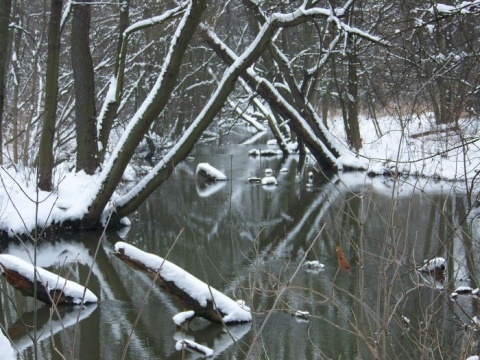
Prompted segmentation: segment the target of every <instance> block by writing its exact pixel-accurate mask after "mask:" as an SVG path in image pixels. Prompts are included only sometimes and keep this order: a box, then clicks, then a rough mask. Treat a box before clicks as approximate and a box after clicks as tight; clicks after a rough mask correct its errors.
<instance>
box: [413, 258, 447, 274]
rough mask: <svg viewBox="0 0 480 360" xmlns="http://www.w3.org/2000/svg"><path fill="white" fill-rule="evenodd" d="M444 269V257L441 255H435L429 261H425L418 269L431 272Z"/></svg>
mask: <svg viewBox="0 0 480 360" xmlns="http://www.w3.org/2000/svg"><path fill="white" fill-rule="evenodd" d="M443 270H445V259H444V258H442V257H436V258H434V259H432V260H430V261H427V262H426V263H425V264H424V265H423V266H422V267H421V268H420V269H418V271H422V272H432V271H443Z"/></svg>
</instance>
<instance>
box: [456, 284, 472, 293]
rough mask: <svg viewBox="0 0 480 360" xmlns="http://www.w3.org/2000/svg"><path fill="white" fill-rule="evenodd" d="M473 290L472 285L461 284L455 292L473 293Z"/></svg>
mask: <svg viewBox="0 0 480 360" xmlns="http://www.w3.org/2000/svg"><path fill="white" fill-rule="evenodd" d="M472 291H473V288H471V287H470V286H459V287H457V288H456V289H455V290H454V292H456V293H457V294H471V293H472Z"/></svg>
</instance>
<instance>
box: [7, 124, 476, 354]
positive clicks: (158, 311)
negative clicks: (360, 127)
mask: <svg viewBox="0 0 480 360" xmlns="http://www.w3.org/2000/svg"><path fill="white" fill-rule="evenodd" d="M235 136H239V135H238V133H236V135H235ZM264 136H266V135H264ZM237 140H239V141H237V142H238V143H239V142H241V139H237ZM262 142H264V143H265V142H266V141H265V139H263V140H262ZM245 144H247V143H245ZM253 147H255V148H258V147H259V145H258V144H257V145H250V144H248V145H218V146H213V147H212V146H197V147H196V148H195V149H194V152H193V153H192V156H193V157H194V160H193V161H187V162H184V163H182V164H181V165H180V166H178V167H177V169H176V170H175V172H174V174H172V177H171V178H170V179H169V180H168V181H167V182H166V183H165V184H164V185H163V186H162V188H161V189H159V190H158V191H157V192H156V193H155V194H154V195H153V196H152V197H151V198H150V199H149V200H148V202H146V203H145V204H144V206H142V208H141V209H140V210H139V211H138V213H136V214H135V215H134V216H133V217H132V223H133V226H132V227H131V228H130V230H129V231H128V232H125V231H124V232H123V233H122V234H121V237H122V238H120V235H119V234H117V233H115V232H110V233H108V236H107V238H106V239H105V240H104V242H103V243H102V244H101V247H100V251H99V253H98V256H97V258H96V259H95V266H94V267H93V268H92V269H91V270H92V277H91V280H90V283H89V284H88V287H89V288H90V289H91V290H92V291H93V292H94V293H95V294H98V295H99V298H100V303H99V304H98V306H97V308H96V309H95V310H94V311H92V313H91V314H90V315H89V316H88V317H85V318H84V319H83V320H82V321H81V322H80V323H79V324H78V326H75V327H69V328H68V329H67V330H66V331H63V330H62V331H60V332H58V333H55V334H54V335H53V336H51V337H50V339H49V340H48V341H47V340H44V341H41V343H40V346H39V349H40V354H41V356H42V358H44V359H57V358H60V356H58V355H57V354H56V352H55V351H54V346H55V347H56V348H57V349H59V351H60V352H62V353H63V354H67V355H68V354H70V353H69V352H68V351H69V349H71V348H73V349H74V357H75V358H77V359H120V358H122V356H123V353H124V351H125V359H135V360H138V359H181V358H182V356H183V355H182V353H181V352H178V351H176V350H175V343H176V341H177V340H178V339H181V338H190V339H192V340H194V341H195V342H197V343H199V344H201V345H205V346H207V347H209V348H211V349H213V350H214V355H213V358H218V359H231V358H238V359H243V358H245V354H246V353H247V352H248V351H249V350H250V347H251V345H252V344H251V343H252V339H253V338H254V337H255V336H256V335H257V333H258V331H259V329H260V327H261V326H262V324H263V322H264V321H265V318H266V316H267V314H269V313H270V310H271V308H272V305H273V302H274V301H275V298H276V295H277V294H278V292H279V291H280V289H282V288H284V287H285V286H286V282H287V281H288V280H289V279H290V278H291V276H292V274H293V273H294V272H295V271H296V270H297V268H298V267H299V266H301V259H302V258H303V257H304V256H306V259H307V260H309V261H314V260H317V261H319V262H320V263H322V264H324V265H325V269H324V270H323V271H321V272H312V271H307V270H308V269H307V268H306V267H301V268H300V271H299V272H298V274H297V276H296V277H295V278H294V280H293V281H292V282H291V283H289V284H288V286H287V290H286V292H285V293H284V296H283V297H282V299H281V301H280V302H279V306H278V307H277V308H276V309H275V311H274V312H273V313H272V314H271V316H270V317H269V320H268V322H267V324H266V326H265V328H264V330H263V332H262V334H261V336H260V341H259V342H258V343H256V344H254V346H253V348H252V351H251V353H253V354H254V356H255V357H256V358H261V359H263V358H266V357H267V355H268V357H269V358H271V359H298V360H300V359H324V358H325V359H330V358H335V359H337V358H344V359H351V358H355V357H358V358H375V357H377V358H381V359H386V358H422V357H424V358H441V357H444V358H449V357H450V358H466V357H467V356H466V355H468V354H470V355H471V354H474V353H475V346H476V345H477V344H476V343H475V338H474V333H473V332H472V331H471V327H470V326H471V325H472V323H471V321H470V320H471V319H470V318H473V316H474V315H479V314H480V309H479V299H478V298H477V297H476V296H474V295H459V296H458V298H456V300H455V301H454V300H451V299H450V296H449V292H450V291H451V290H453V289H455V288H456V287H457V286H459V285H468V286H471V287H472V288H476V287H478V277H477V275H476V274H477V273H478V264H477V262H478V259H479V255H480V254H479V253H478V250H477V249H478V246H475V245H476V244H477V241H478V238H474V237H472V232H471V229H470V224H469V223H467V222H465V221H464V219H465V214H466V211H467V209H466V208H465V200H464V198H463V197H462V196H461V194H460V195H457V194H456V193H455V192H454V189H453V188H452V186H451V184H444V187H443V188H442V187H440V184H436V186H432V185H430V184H428V183H426V182H425V181H424V180H422V179H412V178H408V179H397V181H396V182H393V181H392V180H391V179H386V178H374V179H369V178H365V177H364V176H363V174H341V175H340V176H333V177H332V176H324V175H322V174H321V173H320V172H319V171H318V170H317V169H315V168H314V166H312V164H311V163H310V160H309V158H308V157H297V156H289V157H287V158H282V157H275V158H262V157H257V158H253V157H249V156H248V155H247V153H248V151H249V150H250V149H251V148H253ZM200 162H208V163H210V164H211V165H212V166H214V167H216V168H218V169H220V170H221V171H222V172H224V173H225V174H227V176H228V178H229V180H228V181H227V182H222V183H221V184H220V185H221V186H220V185H219V186H218V187H217V184H216V183H215V184H213V185H212V186H209V187H202V186H200V185H199V184H198V183H197V182H196V181H195V168H196V165H197V164H198V163H200ZM267 168H270V169H272V170H273V173H274V176H275V177H276V178H277V181H278V186H276V187H275V188H274V189H273V190H271V191H270V190H266V189H265V188H264V187H262V186H261V185H259V184H250V183H249V182H248V178H250V177H261V176H263V174H264V173H265V169H267ZM282 169H286V170H287V171H285V170H282ZM280 170H282V171H280ZM310 172H313V174H314V175H313V179H310V177H309V173H310ZM413 189H416V191H413ZM323 226H324V230H323V232H322V233H321V234H320V236H319V233H320V229H321V228H322V227H323ZM181 229H184V231H183V232H182V234H181V235H180V239H179V241H178V242H177V243H176V244H175V246H174V247H173V248H172V249H171V251H170V253H169V258H168V260H170V261H172V262H174V263H175V264H177V265H178V266H181V267H182V268H184V269H185V270H186V271H188V272H190V273H192V274H194V275H195V276H196V277H198V278H200V279H201V280H203V281H205V282H206V283H208V284H210V285H211V286H213V287H215V288H217V289H218V290H220V291H223V292H224V293H225V294H226V295H228V296H230V297H232V298H234V299H243V300H245V301H246V303H247V305H248V306H250V307H251V308H252V309H253V311H254V321H253V323H252V324H244V325H240V326H233V327H228V328H227V329H224V328H223V327H222V326H220V325H217V324H210V323H208V322H206V321H204V320H201V319H196V320H194V321H193V322H191V323H190V324H189V326H188V327H187V328H185V329H181V330H180V329H177V328H176V327H175V324H174V323H173V321H172V317H173V316H174V315H175V314H176V313H178V312H180V311H183V310H185V309H183V308H181V306H179V305H178V304H177V303H176V302H175V301H174V300H173V299H172V298H171V297H169V296H168V295H167V294H165V293H164V292H162V291H161V289H160V288H159V287H158V286H153V287H152V283H151V281H152V280H151V279H150V278H149V277H148V276H147V275H145V274H141V273H139V272H135V271H133V270H132V269H130V268H128V267H127V266H125V265H124V264H123V263H121V262H119V261H118V260H116V259H115V258H114V257H112V256H111V254H110V253H111V251H112V246H113V245H112V244H114V243H116V242H117V241H126V242H129V243H132V244H133V245H135V246H137V247H139V248H140V249H142V250H144V251H146V252H151V253H154V254H158V255H159V256H165V254H167V253H168V251H169V249H170V248H171V247H172V244H173V243H174V242H175V239H176V238H177V236H178V234H180V232H181ZM317 236H319V238H318V240H316V241H315V244H314V246H313V247H312V249H311V250H310V251H309V252H308V253H307V250H308V249H309V247H310V245H311V244H312V242H313V241H314V239H315V238H316V237H317ZM477 236H478V234H477ZM99 238H100V234H99V233H86V234H70V235H68V236H66V235H64V236H61V235H60V236H57V237H55V238H53V239H51V241H50V242H49V243H43V244H42V245H41V246H40V247H39V264H40V265H42V266H45V267H48V268H49V270H52V271H57V272H60V271H62V269H64V268H65V267H68V268H69V269H70V270H69V271H70V277H71V279H72V280H74V281H76V282H79V283H82V284H83V283H84V282H85V280H86V278H87V275H88V272H89V270H90V264H92V263H93V254H94V253H95V249H96V247H97V244H98V241H99V240H98V239H99ZM337 246H340V247H341V248H342V250H343V252H344V255H345V257H346V259H347V260H348V261H349V263H350V265H351V270H350V271H349V272H346V271H343V270H339V268H338V264H337V256H336V252H335V249H336V247H337ZM7 251H8V252H10V253H14V254H15V255H21V254H22V253H23V252H24V250H23V248H22V247H21V246H14V245H12V246H10V247H9V248H8V249H7ZM30 251H31V250H30ZM21 256H24V255H21ZM437 256H441V257H444V258H445V259H446V260H447V266H446V272H445V281H444V284H445V290H444V291H440V290H439V289H436V288H435V286H432V284H431V281H428V279H425V280H424V279H422V278H421V276H420V274H419V273H418V272H417V271H416V269H417V268H419V267H420V266H421V265H422V264H423V263H424V260H426V259H432V258H434V257H437ZM64 271H65V269H64ZM2 289H4V291H3V293H2V295H1V310H0V316H1V319H2V320H1V322H2V324H4V325H5V327H6V328H7V329H17V327H18V325H14V324H15V323H16V322H17V321H18V320H19V318H22V319H23V320H24V321H26V322H27V321H31V320H30V319H29V316H30V315H29V314H30V313H31V312H32V311H33V309H34V306H39V310H40V311H39V315H38V316H39V317H44V318H39V322H40V324H39V326H41V325H42V324H45V326H47V323H48V321H47V320H45V319H48V318H49V308H48V307H45V306H43V307H42V306H40V305H35V304H34V303H33V302H32V301H31V300H29V299H25V298H23V297H21V296H20V295H19V294H17V292H15V291H14V290H12V289H11V288H9V287H6V286H5V282H4V281H3V280H2ZM150 289H151V292H150V293H149V290H150ZM147 293H149V295H148V297H147V298H146V294H147ZM9 297H11V298H13V299H15V300H14V301H15V305H16V307H17V309H18V311H19V313H18V314H17V313H16V310H15V308H14V307H13V306H12V303H11V302H10V300H9ZM297 310H301V311H306V312H308V313H309V316H308V317H307V318H305V319H300V318H298V317H295V316H292V315H291V313H292V312H294V311H297ZM65 311H67V310H65ZM139 314H140V317H139V320H138V322H136V320H137V317H138V315H139ZM64 316H65V315H62V318H63V317H64ZM404 318H408V319H409V320H410V324H409V327H408V329H407V328H405V325H404V324H405V321H404ZM17 324H18V323H17ZM49 326H50V325H49ZM20 328H21V327H20ZM73 328H75V329H77V331H76V334H75V336H74V335H73V334H72V329H73ZM132 329H133V331H132ZM17 330H18V329H17ZM12 331H13V330H12ZM20 335H21V334H20ZM20 335H16V338H17V339H18V336H20ZM49 336H50V335H49ZM51 339H53V341H54V345H53V344H52V341H50V340H51ZM22 344H24V345H22V349H21V351H20V355H21V357H22V358H25V359H32V358H33V352H32V348H31V344H30V345H28V340H27V341H25V342H22ZM477 350H478V349H477ZM188 356H189V357H191V358H195V355H193V354H192V355H188ZM187 358H188V357H187Z"/></svg>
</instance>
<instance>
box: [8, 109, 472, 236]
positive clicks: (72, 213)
mask: <svg viewBox="0 0 480 360" xmlns="http://www.w3.org/2000/svg"><path fill="white" fill-rule="evenodd" d="M378 123H379V125H380V128H381V134H379V133H377V131H376V130H375V126H374V122H373V121H372V120H369V119H366V118H363V119H362V120H361V134H362V140H363V149H362V150H361V151H360V152H359V154H358V155H357V156H353V155H344V156H342V157H341V158H340V159H339V160H340V162H341V163H342V164H344V165H352V164H355V165H358V164H363V166H364V167H365V168H368V171H369V172H371V173H375V174H383V173H385V172H388V171H390V170H398V171H399V172H405V173H408V174H414V175H422V176H423V177H425V178H426V179H428V178H434V179H439V178H442V179H445V180H462V179H465V178H467V179H473V177H474V176H475V174H476V173H477V171H479V170H480V166H479V164H480V141H479V140H478V134H479V123H478V121H477V120H474V121H464V122H462V124H461V126H460V129H461V131H462V137H460V136H459V135H458V133H455V132H453V131H448V132H445V131H441V132H435V133H433V134H431V135H426V136H419V137H416V138H414V137H412V135H415V134H419V133H423V132H426V131H431V130H439V129H438V128H435V127H434V126H432V123H433V120H431V119H429V117H428V116H423V117H421V118H414V119H411V120H410V121H405V124H404V125H403V130H402V127H401V126H400V124H399V121H398V120H397V119H393V118H389V117H384V118H379V119H378ZM329 128H330V130H331V132H332V134H333V135H334V136H335V137H336V138H337V140H338V141H339V142H341V143H343V144H345V143H346V142H345V135H344V127H343V121H342V120H341V119H335V120H332V121H330V123H329ZM245 155H246V156H247V154H245ZM125 178H127V179H131V178H132V176H131V172H129V173H128V174H125ZM56 179H57V182H56V183H57V184H58V186H57V188H56V189H55V191H54V192H53V193H47V192H42V191H40V192H38V193H37V191H36V187H35V173H34V171H32V170H31V169H26V170H25V169H24V170H23V171H17V172H15V171H14V169H13V167H2V168H1V170H0V180H1V183H0V187H1V188H3V189H4V190H3V191H0V230H3V231H5V232H8V233H9V234H10V235H12V236H13V235H14V234H24V233H29V232H31V231H32V230H33V229H34V227H35V224H36V223H37V224H39V226H40V227H44V226H48V225H50V224H52V223H54V222H58V223H60V222H62V221H65V220H75V219H78V218H81V217H82V216H83V214H84V213H85V212H86V210H87V206H88V203H89V200H90V199H91V196H92V189H94V188H95V186H93V185H94V184H95V182H96V181H97V179H96V178H95V177H94V176H93V177H92V176H87V175H86V174H85V173H83V172H81V173H77V174H75V173H74V172H67V171H63V172H62V170H57V174H56ZM461 183H464V181H462V182H461Z"/></svg>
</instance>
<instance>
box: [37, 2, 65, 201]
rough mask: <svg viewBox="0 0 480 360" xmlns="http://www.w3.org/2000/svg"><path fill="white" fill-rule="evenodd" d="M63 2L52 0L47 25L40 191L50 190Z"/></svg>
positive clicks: (40, 147) (40, 148) (40, 149)
mask: <svg viewBox="0 0 480 360" xmlns="http://www.w3.org/2000/svg"><path fill="white" fill-rule="evenodd" d="M62 6H63V0H52V2H51V6H50V9H51V10H50V23H49V25H48V54H47V74H46V79H45V115H44V118H43V129H42V135H41V137H40V145H39V150H38V152H39V154H38V155H39V161H38V172H39V178H40V179H39V183H38V186H39V188H40V189H42V190H45V191H51V190H52V171H53V138H54V134H55V114H56V112H57V95H58V67H59V58H60V22H61V19H62Z"/></svg>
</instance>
